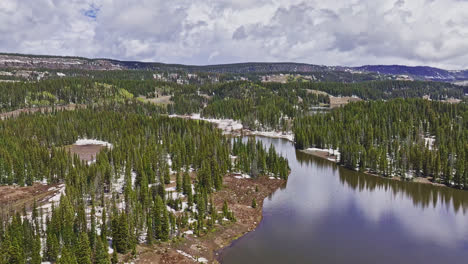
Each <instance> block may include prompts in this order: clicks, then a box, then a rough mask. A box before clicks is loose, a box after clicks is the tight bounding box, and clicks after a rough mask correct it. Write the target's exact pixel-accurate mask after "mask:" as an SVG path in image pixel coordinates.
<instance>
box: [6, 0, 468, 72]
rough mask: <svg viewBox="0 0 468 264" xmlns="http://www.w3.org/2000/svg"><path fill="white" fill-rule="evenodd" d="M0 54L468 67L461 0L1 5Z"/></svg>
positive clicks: (110, 0) (39, 1)
mask: <svg viewBox="0 0 468 264" xmlns="http://www.w3.org/2000/svg"><path fill="white" fill-rule="evenodd" d="M0 35H1V37H0V52H18V53H33V54H53V55H76V56H85V57H101V58H102V57H106V58H115V59H122V60H143V61H160V62H168V63H184V64H199V65H200V64H215V63H231V62H245V61H271V62H275V61H293V62H305V63H312V64H325V65H350V66H357V65H364V64H407V65H430V66H436V67H444V68H448V69H462V68H463V69H465V68H468V0H411V1H410V0H335V1H329V0H315V1H314V0H306V1H304V0H235V1H234V0H232V1H229V0H187V1H185V0H181V1H179V0H174V1H167V0H164V1H159V0H131V1H130V0H83V1H77V0H0Z"/></svg>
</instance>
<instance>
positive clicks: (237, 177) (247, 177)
mask: <svg viewBox="0 0 468 264" xmlns="http://www.w3.org/2000/svg"><path fill="white" fill-rule="evenodd" d="M239 174H240V173H239ZM234 178H236V179H250V178H252V177H250V175H248V174H240V175H234Z"/></svg>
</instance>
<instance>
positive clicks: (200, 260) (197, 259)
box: [177, 250, 208, 263]
mask: <svg viewBox="0 0 468 264" xmlns="http://www.w3.org/2000/svg"><path fill="white" fill-rule="evenodd" d="M177 252H178V253H179V254H181V255H182V256H184V257H187V258H189V259H191V260H193V261H197V262H199V263H208V260H207V259H206V258H195V257H193V256H192V255H190V254H188V253H186V252H184V251H182V250H177Z"/></svg>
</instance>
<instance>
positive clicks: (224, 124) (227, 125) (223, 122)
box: [169, 114, 244, 132]
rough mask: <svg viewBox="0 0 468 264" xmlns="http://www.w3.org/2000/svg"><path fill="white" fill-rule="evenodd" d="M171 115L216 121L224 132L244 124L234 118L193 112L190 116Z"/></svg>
mask: <svg viewBox="0 0 468 264" xmlns="http://www.w3.org/2000/svg"><path fill="white" fill-rule="evenodd" d="M169 117H185V118H186V117H188V118H190V119H193V120H203V121H207V122H210V123H214V124H217V125H218V128H219V129H221V130H223V131H224V132H231V131H235V130H241V129H242V128H243V127H244V126H243V125H242V124H241V123H239V122H238V121H235V120H233V119H215V118H203V117H201V116H200V114H192V115H190V116H182V115H169Z"/></svg>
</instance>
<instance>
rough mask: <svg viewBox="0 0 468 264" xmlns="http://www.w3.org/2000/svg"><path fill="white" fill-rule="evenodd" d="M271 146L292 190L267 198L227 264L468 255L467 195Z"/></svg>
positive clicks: (454, 259) (450, 259)
mask: <svg viewBox="0 0 468 264" xmlns="http://www.w3.org/2000/svg"><path fill="white" fill-rule="evenodd" d="M258 140H262V141H263V142H264V143H265V144H267V145H269V144H270V143H272V144H274V145H275V147H276V149H277V150H278V152H280V153H282V155H284V156H286V157H287V158H288V160H289V163H290V166H291V169H292V172H291V175H290V177H289V179H288V184H287V187H286V188H285V189H283V190H278V191H277V192H275V193H274V194H273V195H272V196H271V197H270V198H268V199H266V200H265V203H264V208H263V209H264V211H263V212H264V218H263V220H262V222H261V224H260V226H259V227H258V228H257V229H256V231H254V232H252V233H249V234H248V235H246V236H245V237H243V238H241V239H239V240H238V241H236V242H235V243H234V244H233V245H232V246H231V247H230V248H228V249H226V250H224V251H223V252H222V254H221V257H220V260H221V261H222V263H312V262H315V263H377V262H379V263H389V264H390V263H411V262H414V263H459V262H460V259H464V260H466V259H467V258H468V215H466V211H467V207H468V192H465V191H459V190H455V189H450V188H444V187H437V186H432V185H428V184H418V183H408V182H399V181H394V180H389V179H385V178H381V177H375V176H370V175H366V174H362V173H358V172H354V171H350V170H346V169H344V168H342V167H339V166H337V165H336V164H334V163H332V162H329V161H327V160H324V159H320V158H317V157H314V156H310V155H307V154H305V153H302V152H298V151H296V150H295V149H294V147H293V145H292V144H291V143H290V142H287V141H284V140H277V139H268V138H260V139H258Z"/></svg>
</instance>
